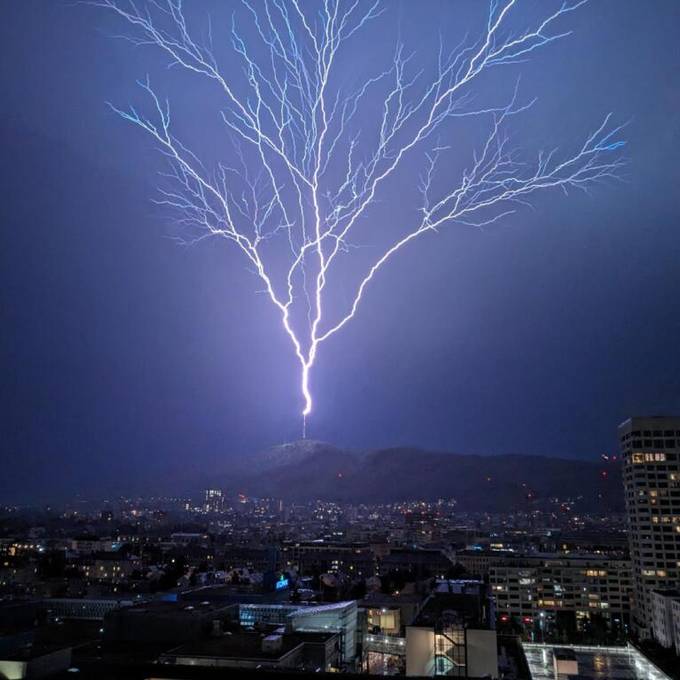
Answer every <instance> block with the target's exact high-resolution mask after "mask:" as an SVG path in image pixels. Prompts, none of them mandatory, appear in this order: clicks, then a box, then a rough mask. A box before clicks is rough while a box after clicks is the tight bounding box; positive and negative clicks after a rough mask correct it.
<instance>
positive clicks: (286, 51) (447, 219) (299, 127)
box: [91, 0, 625, 437]
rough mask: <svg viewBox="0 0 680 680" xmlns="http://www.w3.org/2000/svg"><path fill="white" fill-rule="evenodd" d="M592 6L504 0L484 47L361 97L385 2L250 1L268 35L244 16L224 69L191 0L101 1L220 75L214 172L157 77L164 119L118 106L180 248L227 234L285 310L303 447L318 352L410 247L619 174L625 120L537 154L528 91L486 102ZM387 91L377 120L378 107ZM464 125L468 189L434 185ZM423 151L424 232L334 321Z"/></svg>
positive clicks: (156, 108) (484, 35)
mask: <svg viewBox="0 0 680 680" xmlns="http://www.w3.org/2000/svg"><path fill="white" fill-rule="evenodd" d="M586 2H587V0H580V1H575V2H572V3H569V2H564V3H563V4H562V5H561V6H560V7H559V8H558V9H557V10H556V11H553V12H549V13H547V16H546V15H544V16H541V17H538V18H536V19H535V20H534V21H533V23H531V25H530V26H529V27H527V28H525V29H524V30H522V31H519V32H518V31H517V28H516V24H517V20H516V15H517V6H518V5H519V4H520V0H505V1H501V0H492V2H491V3H490V6H489V10H488V15H487V18H486V21H485V23H484V26H483V28H482V29H481V30H480V35H479V37H478V39H477V40H474V41H469V40H467V39H466V40H465V41H463V42H462V43H460V44H459V45H458V46H456V48H455V49H453V50H452V51H451V52H447V51H445V49H444V47H443V45H442V44H441V41H440V46H439V52H438V55H437V56H438V58H437V67H436V69H434V70H433V71H432V72H431V73H429V74H427V73H425V72H424V71H422V70H420V71H419V70H416V69H415V68H414V67H413V66H412V64H411V62H412V58H413V54H406V53H405V48H404V45H403V44H402V43H401V42H399V43H397V45H396V47H395V53H394V63H393V65H391V66H389V67H388V68H386V69H385V70H383V71H379V72H377V73H376V74H375V75H374V76H372V77H370V78H368V79H367V80H366V81H364V82H363V83H362V84H361V86H360V87H358V88H357V89H355V90H353V91H351V92H347V91H345V90H344V89H342V88H340V87H337V86H335V85H334V79H333V74H334V73H335V71H337V70H338V68H337V65H336V63H337V61H338V59H337V57H338V54H339V53H340V52H341V50H342V48H343V46H344V45H346V44H347V41H348V40H349V39H350V38H352V37H353V36H354V35H355V34H357V33H359V32H360V31H361V29H363V28H364V27H365V26H366V24H368V23H369V22H372V21H374V20H376V19H378V18H379V17H380V16H381V14H382V13H383V11H384V10H383V9H382V8H381V6H380V4H379V2H375V3H373V4H370V3H369V4H365V3H360V2H359V1H358V0H347V1H345V0H323V2H322V3H320V4H316V3H315V4H314V11H313V12H312V11H309V10H308V9H307V7H309V6H308V5H306V6H305V8H303V6H302V4H301V2H300V1H299V0H287V1H286V0H262V2H258V3H257V5H254V4H251V3H250V2H248V0H243V2H242V6H243V9H244V12H245V13H246V15H248V16H249V17H250V20H251V21H252V26H253V29H254V31H253V33H252V34H253V35H254V36H256V38H257V39H256V40H254V43H256V45H253V44H248V42H247V41H246V40H245V39H244V38H243V37H242V35H241V34H240V33H239V31H238V30H237V27H236V20H235V18H234V19H233V20H232V25H231V30H230V39H231V47H232V48H233V50H234V52H235V54H236V55H237V56H238V57H239V58H240V60H241V64H242V66H243V69H242V72H240V71H238V70H236V69H232V70H225V69H223V68H222V67H221V66H220V65H219V63H218V59H217V57H216V56H215V51H214V49H213V36H212V25H211V23H210V22H208V28H207V36H208V37H207V40H206V41H204V42H198V41H197V40H196V39H195V38H194V37H193V33H192V31H191V30H190V28H189V26H188V23H187V19H186V17H185V15H184V12H183V8H182V1H181V0H148V2H147V3H146V4H145V5H144V6H142V5H140V4H138V3H137V2H134V1H133V0H128V2H124V0H94V1H93V2H92V3H91V4H94V5H96V6H99V7H103V8H105V9H107V10H110V11H112V12H114V13H115V14H116V15H117V16H118V17H120V18H121V19H123V20H125V22H127V23H128V24H129V25H130V26H131V27H132V35H127V36H123V37H124V38H125V39H126V40H129V41H130V42H132V43H133V44H135V45H142V46H143V45H150V46H153V47H155V48H157V49H160V50H161V51H162V52H163V53H165V55H166V56H167V57H168V60H169V63H170V65H173V66H179V67H181V68H183V69H185V70H186V71H188V72H190V73H192V74H194V75H196V76H198V77H203V78H206V79H208V80H209V81H210V82H212V83H213V84H214V86H215V87H217V88H218V90H219V91H220V92H221V93H222V95H223V97H224V109H223V110H222V111H221V112H220V115H221V119H222V121H223V123H224V125H225V128H226V131H227V132H228V136H229V139H230V140H231V143H232V148H233V151H234V154H233V157H234V159H235V160H236V161H237V165H236V167H234V166H228V165H226V164H222V163H218V164H217V166H216V167H214V168H212V169H210V168H208V167H206V164H205V163H204V162H203V161H201V160H200V159H199V157H198V156H197V155H196V154H195V153H194V152H192V151H191V150H190V149H189V148H188V147H187V146H186V145H185V144H184V143H183V142H181V141H180V140H179V139H178V138H177V137H176V136H175V135H174V133H173V130H172V125H171V114H170V106H169V103H168V101H167V100H161V98H160V97H159V96H158V95H157V94H156V93H155V91H154V90H153V89H152V87H151V84H150V80H149V78H148V77H147V78H146V79H145V80H142V81H139V85H140V87H141V88H142V89H143V91H144V92H145V93H146V95H148V97H149V99H150V101H151V102H152V104H153V106H152V113H151V114H150V115H148V116H147V115H144V114H141V113H139V112H138V111H137V110H136V109H135V108H134V107H132V106H131V107H129V108H126V109H121V108H118V107H116V106H114V105H110V106H111V108H112V109H113V110H114V111H115V112H116V113H118V114H119V115H120V116H122V118H124V119H125V120H127V121H129V122H131V123H133V124H135V125H137V126H139V127H141V128H142V129H143V130H144V131H146V133H148V134H149V135H151V137H152V138H153V139H154V140H155V141H156V142H157V144H158V146H159V149H160V151H161V153H162V154H163V155H164V156H165V157H166V159H167V161H168V167H169V170H168V172H166V173H164V176H165V179H166V180H167V186H163V187H161V188H160V189H159V191H160V197H159V198H158V199H157V203H159V204H160V205H163V206H166V207H168V208H170V209H172V210H173V211H174V213H175V216H176V219H177V221H178V223H179V224H180V225H182V227H183V228H184V230H183V236H182V237H180V240H181V241H182V242H184V243H196V242H198V241H201V240H203V239H206V238H212V237H221V238H224V239H226V240H227V241H230V242H231V243H233V244H234V245H235V246H237V247H238V248H239V249H240V251H241V252H242V253H243V255H244V256H245V258H246V261H247V263H248V265H249V266H250V267H251V268H252V270H253V272H254V274H255V275H256V276H257V277H258V279H259V280H260V281H261V283H262V285H263V289H264V292H265V293H266V295H267V296H268V298H269V299H270V300H271V302H272V304H273V305H274V307H275V308H276V309H277V310H278V312H279V314H280V318H281V322H282V326H283V330H284V332H285V333H286V334H287V336H288V338H289V339H290V341H291V344H292V347H293V350H294V353H295V356H296V358H297V361H298V362H299V365H300V391H301V395H302V401H303V406H302V419H303V437H304V436H306V421H307V417H308V416H309V415H310V413H311V412H312V408H313V397H312V392H311V388H310V377H311V372H312V369H313V367H314V364H315V362H316V360H317V357H318V351H319V348H320V346H321V345H322V344H323V343H324V342H325V341H326V340H328V339H329V338H330V337H331V336H333V335H334V334H335V333H337V332H338V331H339V330H340V329H342V328H343V327H344V326H345V325H346V324H347V323H348V322H349V321H350V320H351V319H353V318H354V316H355V315H356V313H357V310H358V308H359V306H360V304H361V302H362V300H363V299H364V295H365V292H366V289H367V287H368V285H369V284H370V282H371V281H372V280H373V278H374V277H375V275H376V274H377V272H378V271H379V270H380V269H381V268H382V267H383V266H384V265H385V264H386V263H387V262H388V261H389V260H391V259H392V258H393V256H394V255H395V254H396V253H397V252H399V251H401V250H402V249H404V248H405V246H407V245H408V244H409V243H411V242H412V241H414V240H416V239H418V238H419V237H421V236H424V235H425V234H429V233H433V232H437V231H438V230H439V228H440V227H443V226H445V225H449V224H458V225H468V226H475V227H480V228H481V227H484V226H486V225H490V224H493V223H494V222H497V221H499V220H503V219H504V218H506V217H507V216H508V215H510V214H512V213H513V212H515V210H516V209H517V208H518V207H520V206H524V205H527V204H528V203H529V200H530V197H531V196H532V194H534V193H535V192H537V191H542V190H544V189H545V190H547V189H561V190H562V191H563V192H564V193H565V194H566V193H568V191H569V189H582V190H584V191H587V190H588V188H589V187H590V186H592V185H593V184H596V183H598V182H601V181H605V180H608V179H617V178H619V177H620V175H621V169H622V168H623V166H624V164H625V160H624V159H622V158H621V157H620V155H619V154H618V153H616V152H618V151H619V150H620V149H621V147H622V146H623V145H624V142H623V141H622V140H621V139H619V133H620V132H621V129H622V126H613V125H611V122H610V121H611V114H607V115H606V116H605V117H604V121H603V122H602V124H601V125H600V126H599V127H597V128H596V129H595V130H594V132H592V133H591V134H590V135H588V136H587V138H586V139H585V141H584V143H583V144H582V145H581V146H580V147H577V148H576V149H575V150H574V151H573V152H572V153H570V154H569V153H567V154H564V153H559V152H558V151H557V150H551V151H547V152H542V153H539V154H538V155H537V157H535V158H533V159H526V158H522V157H521V156H520V154H519V150H518V149H516V148H513V147H511V146H510V142H509V138H508V135H507V133H506V132H505V130H506V127H507V123H508V121H509V119H510V118H512V117H513V116H516V115H519V114H521V113H522V112H523V111H525V110H526V109H527V108H528V107H529V106H531V105H532V104H533V101H529V102H526V103H521V102H520V101H519V95H518V87H517V86H516V87H515V89H514V92H513V94H512V96H511V98H510V100H509V101H506V102H505V103H503V104H501V105H495V106H477V105H475V104H474V87H475V84H476V82H477V81H479V79H480V77H481V76H482V74H484V73H485V72H487V71H489V70H491V69H498V68H509V67H511V66H513V65H517V64H520V63H522V62H524V61H525V60H526V59H528V58H530V57H531V56H532V53H533V52H535V51H538V50H540V49H541V48H544V47H545V46H547V45H549V44H551V43H554V42H556V41H558V40H560V39H563V38H565V37H567V36H568V35H570V31H564V30H560V28H559V26H560V24H561V23H562V19H563V18H564V17H565V15H568V14H570V13H572V12H574V11H575V10H577V9H578V8H580V7H581V6H583V5H585V4H586ZM513 17H515V19H513ZM513 21H514V22H515V23H514V24H513V27H512V28H511V27H510V24H511V23H512V22H513ZM254 48H256V49H255V51H254ZM239 78H241V80H239ZM242 81H243V82H242ZM517 83H518V84H519V80H518V81H517ZM376 97H377V98H378V100H379V103H380V106H379V107H377V110H376V107H375V105H373V106H371V103H372V102H373V101H375V99H376ZM366 111H369V112H370V114H371V116H372V119H373V121H374V127H373V128H372V129H371V132H370V133H367V131H366V129H364V130H362V129H361V127H359V126H358V125H357V122H356V121H357V119H358V117H359V116H358V112H362V114H363V115H364V116H365V115H366ZM463 118H479V119H481V120H482V121H485V122H486V123H487V124H488V134H487V136H486V138H485V141H484V143H483V144H482V145H481V146H480V148H478V149H477V150H476V151H475V152H474V153H473V157H472V159H471V161H470V163H469V165H468V166H467V168H466V169H465V170H464V171H463V172H462V176H461V177H460V178H459V180H458V181H457V182H455V183H454V184H453V185H450V184H449V185H448V186H447V187H446V188H444V189H442V188H441V186H440V185H441V182H435V177H436V176H437V168H438V163H439V160H440V158H441V157H442V156H443V155H445V154H446V153H447V152H448V151H449V150H450V148H451V146H450V142H449V143H448V144H447V143H442V142H441V139H442V138H444V139H446V140H451V139H455V135H454V133H453V131H452V129H451V126H452V125H454V124H455V123H456V122H457V121H458V120H459V119H463ZM365 127H366V126H364V128H365ZM435 137H437V141H434V138H435ZM416 154H420V155H419V156H417V157H419V158H421V159H422V162H423V168H424V169H423V173H422V176H421V178H420V180H421V181H420V184H419V189H420V196H421V199H422V203H421V206H420V210H419V217H418V220H417V222H416V223H415V224H413V225H411V227H410V228H408V231H406V233H405V234H402V235H400V236H398V237H397V238H395V239H394V241H393V242H392V244H391V245H388V246H386V247H385V249H384V250H383V251H382V253H381V254H379V255H378V256H377V257H376V259H375V260H374V261H373V263H372V264H370V265H369V266H368V268H367V270H366V271H365V273H364V275H363V277H361V278H360V281H359V284H358V286H357V287H356V289H355V291H354V294H353V296H352V297H351V302H350V304H349V307H348V309H347V310H346V311H345V312H344V313H341V314H340V315H339V317H337V318H333V317H332V315H329V310H328V309H326V308H325V307H324V301H325V300H326V299H327V284H328V282H329V280H331V279H332V274H333V273H334V271H335V265H334V263H335V262H337V260H338V257H339V255H340V254H341V253H348V252H351V248H352V244H351V243H350V241H349V238H350V236H351V234H353V233H355V232H356V231H357V230H358V228H359V225H360V224H361V223H366V222H368V221H369V219H368V217H367V213H368V211H369V208H370V207H371V206H372V205H373V204H374V203H375V202H376V200H377V196H378V195H379V192H380V191H381V189H382V187H383V186H384V185H385V184H386V183H387V182H388V180H390V179H392V178H394V176H395V174H396V172H397V170H398V169H399V168H400V166H402V165H403V161H404V159H405V158H407V157H409V156H410V157H414V156H416ZM272 250H274V252H275V253H277V257H278V258H280V257H282V254H285V256H286V260H287V263H286V265H285V268H284V269H285V271H284V275H283V277H282V278H281V277H280V276H279V277H278V278H280V279H281V280H279V281H277V280H276V279H277V274H276V272H277V271H278V270H277V266H276V265H277V263H278V262H279V259H276V258H274V261H272V260H271V259H270V258H271V251H272ZM300 309H301V310H302V312H301V313H300ZM300 317H302V318H301V319H300Z"/></svg>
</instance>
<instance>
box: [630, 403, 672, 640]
mask: <svg viewBox="0 0 680 680" xmlns="http://www.w3.org/2000/svg"><path fill="white" fill-rule="evenodd" d="M619 441H620V443H621V452H622V457H623V483H624V490H625V501H626V513H627V515H628V536H629V543H630V557H631V562H632V566H633V583H634V590H635V602H634V609H633V626H634V629H635V630H636V632H637V633H638V635H639V636H640V637H642V638H647V637H650V635H651V625H652V618H653V617H652V604H653V602H652V596H651V594H652V592H653V591H654V590H668V589H672V588H677V587H678V586H679V585H680V417H673V418H671V417H660V416H654V417H636V418H630V419H628V420H626V421H625V422H624V423H622V424H621V425H620V426H619Z"/></svg>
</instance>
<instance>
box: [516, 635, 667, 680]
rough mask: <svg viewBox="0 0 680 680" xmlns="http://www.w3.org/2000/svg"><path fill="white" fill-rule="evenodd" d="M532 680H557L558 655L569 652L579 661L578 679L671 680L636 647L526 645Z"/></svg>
mask: <svg viewBox="0 0 680 680" xmlns="http://www.w3.org/2000/svg"><path fill="white" fill-rule="evenodd" d="M522 647H523V648H524V654H525V655H526V659H527V663H528V664H529V671H530V672H531V678H532V680H554V678H555V670H554V658H555V653H556V652H557V653H558V654H562V653H564V651H565V650H570V651H572V652H573V653H574V656H575V658H576V661H577V662H578V673H579V674H578V677H579V678H584V679H587V680H670V678H669V676H667V675H666V674H665V673H663V672H661V671H660V670H659V669H658V668H657V667H656V666H655V665H654V664H652V663H651V662H650V661H649V660H648V659H647V658H646V657H645V656H643V655H642V654H641V653H640V652H638V651H637V649H635V648H634V647H631V646H629V647H579V646H569V645H557V646H552V645H541V644H533V643H531V644H530V643H524V644H523V645H522Z"/></svg>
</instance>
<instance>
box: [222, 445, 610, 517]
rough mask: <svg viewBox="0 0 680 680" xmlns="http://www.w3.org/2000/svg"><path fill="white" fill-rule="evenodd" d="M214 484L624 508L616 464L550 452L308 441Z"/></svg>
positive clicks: (288, 496) (381, 498) (513, 505)
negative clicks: (355, 446) (357, 446)
mask: <svg viewBox="0 0 680 680" xmlns="http://www.w3.org/2000/svg"><path fill="white" fill-rule="evenodd" d="M241 460H242V462H241V466H240V467H239V468H232V469H231V470H230V471H229V472H228V473H224V474H217V475H212V476H211V483H213V484H217V485H220V486H222V487H223V488H225V489H227V490H232V491H239V492H243V493H246V494H248V495H253V496H270V497H275V498H283V499H285V500H289V501H309V500H314V499H323V500H332V501H344V502H352V503H362V502H363V503H371V502H380V503H387V502H394V501H403V500H414V499H419V500H436V499H438V498H455V499H456V500H457V501H458V504H459V507H460V509H461V510H475V511H480V510H484V511H495V512H504V511H509V510H513V509H519V508H526V509H528V508H530V507H535V506H536V505H544V504H545V503H547V502H549V499H551V498H559V499H560V500H561V501H565V500H568V499H574V500H577V503H578V505H577V507H578V508H579V509H580V510H601V511H607V510H622V509H623V489H622V481H621V471H620V467H619V466H618V465H617V464H616V463H604V462H589V461H581V460H568V459H563V458H548V457H544V456H525V455H500V456H477V455H469V454H456V453H443V452H433V451H425V450H422V449H418V448H391V449H377V450H371V451H353V450H346V449H341V448H338V447H336V446H333V445H331V444H326V443H324V442H317V441H309V440H303V441H300V442H292V443H290V444H284V445H281V446H277V447H274V448H272V449H268V450H266V451H263V452H260V453H258V454H255V455H253V456H252V457H244V458H242V459H241Z"/></svg>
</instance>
